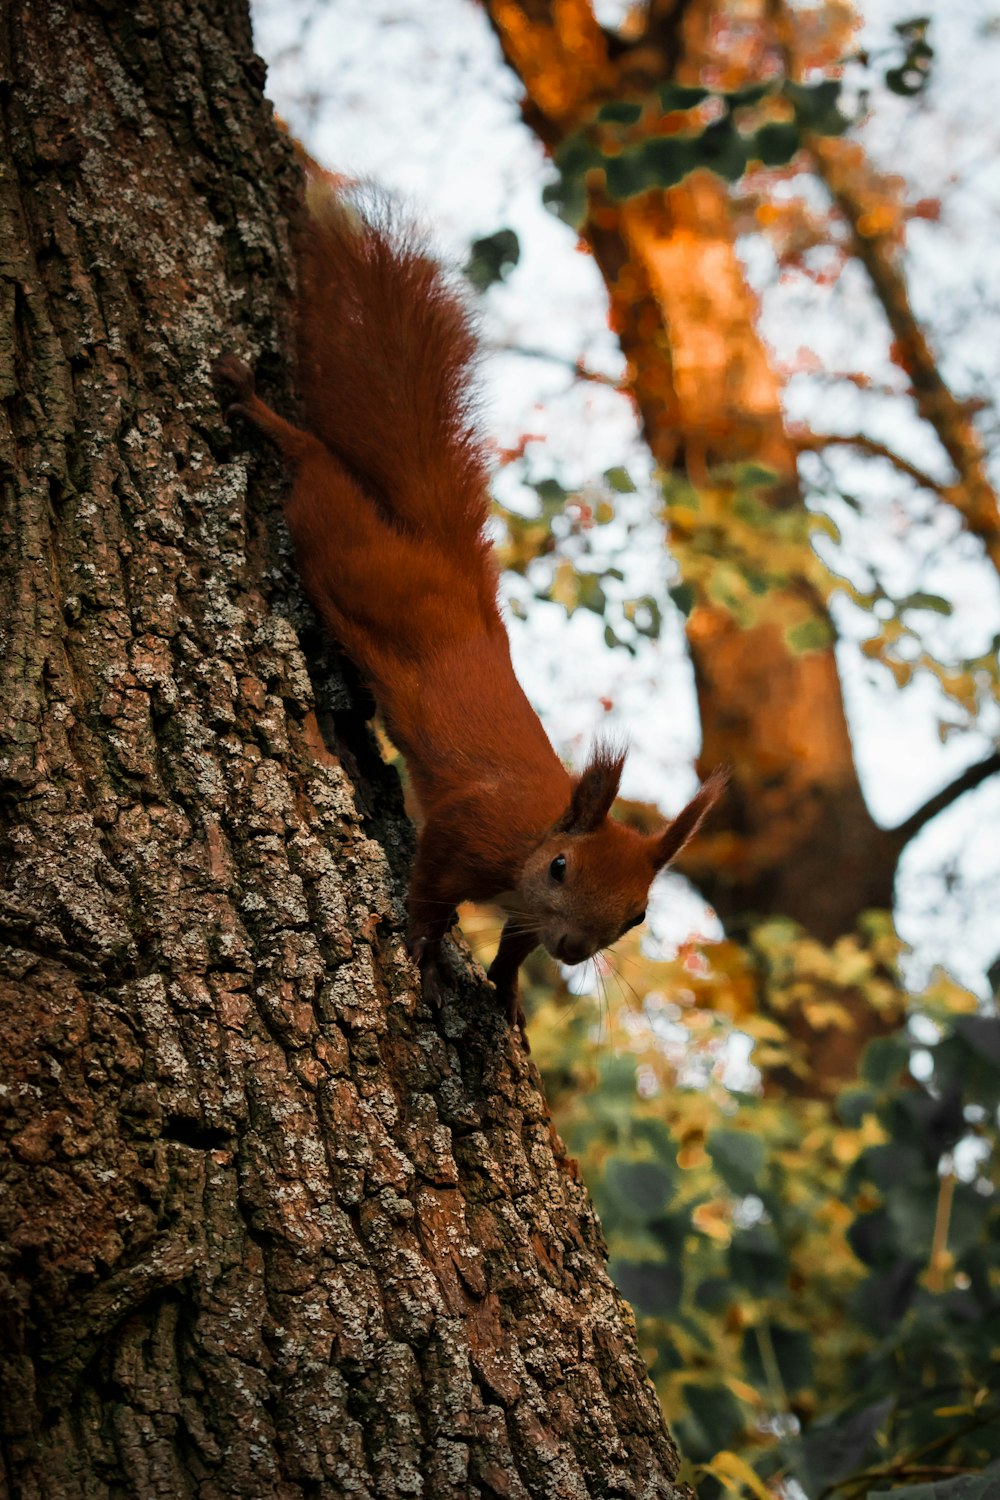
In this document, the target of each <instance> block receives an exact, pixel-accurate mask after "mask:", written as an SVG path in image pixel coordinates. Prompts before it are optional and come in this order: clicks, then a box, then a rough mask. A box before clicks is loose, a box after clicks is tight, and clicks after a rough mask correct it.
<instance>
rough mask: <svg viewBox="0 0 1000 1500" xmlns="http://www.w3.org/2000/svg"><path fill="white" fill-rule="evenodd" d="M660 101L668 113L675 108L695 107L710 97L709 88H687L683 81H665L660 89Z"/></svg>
mask: <svg viewBox="0 0 1000 1500" xmlns="http://www.w3.org/2000/svg"><path fill="white" fill-rule="evenodd" d="M659 95H660V103H661V105H662V106H663V108H664V110H665V111H666V112H667V113H670V111H672V110H675V109H693V108H694V106H695V105H696V104H700V103H701V102H702V100H703V99H707V98H708V89H703V88H697V87H696V88H686V87H685V86H684V85H683V84H681V83H664V84H662V85H661V86H660V89H659Z"/></svg>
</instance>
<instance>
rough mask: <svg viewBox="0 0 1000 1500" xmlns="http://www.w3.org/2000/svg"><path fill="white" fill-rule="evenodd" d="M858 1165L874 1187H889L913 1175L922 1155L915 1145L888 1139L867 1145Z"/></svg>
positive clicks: (918, 1166)
mask: <svg viewBox="0 0 1000 1500" xmlns="http://www.w3.org/2000/svg"><path fill="white" fill-rule="evenodd" d="M858 1165H859V1168H860V1169H862V1170H863V1171H864V1172H865V1173H866V1174H867V1176H869V1177H870V1178H871V1180H872V1182H874V1184H875V1186H876V1187H879V1188H891V1187H892V1186H893V1185H894V1184H895V1183H899V1182H906V1181H907V1180H908V1179H909V1178H911V1177H913V1176H915V1175H916V1174H917V1173H918V1172H919V1171H920V1169H921V1167H922V1165H923V1156H922V1154H921V1153H920V1152H919V1151H918V1150H917V1148H916V1147H915V1146H910V1145H904V1144H903V1143H901V1142H899V1141H888V1142H887V1143H886V1144H885V1145H883V1146H869V1148H868V1150H867V1151H865V1152H864V1154H863V1155H862V1157H861V1159H860V1161H859V1163H858Z"/></svg>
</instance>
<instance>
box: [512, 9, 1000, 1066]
mask: <svg viewBox="0 0 1000 1500" xmlns="http://www.w3.org/2000/svg"><path fill="white" fill-rule="evenodd" d="M488 9H489V13H490V16H491V19H492V22H493V25H494V28H495V30H496V32H497V34H498V36H499V38H500V41H501V45H502V47H503V50H504V53H505V56H506V58H507V60H508V62H509V63H510V65H511V66H512V67H513V68H514V69H515V71H516V72H517V73H518V75H519V76H520V78H521V80H522V82H523V84H524V89H525V98H524V103H523V109H524V114H525V118H526V120H527V121H528V123H529V124H530V125H531V126H532V127H533V128H534V130H535V131H536V133H537V134H538V136H539V138H540V139H541V140H542V141H543V143H544V144H545V145H546V147H547V148H548V149H549V150H551V151H553V152H556V151H558V150H559V148H560V146H562V145H563V144H564V143H565V142H566V141H567V140H569V139H570V138H571V137H572V136H573V134H574V132H576V131H578V130H580V129H581V127H583V126H587V125H592V123H593V121H594V119H595V116H596V114H597V111H598V110H599V108H600V107H601V106H602V105H605V104H607V103H608V102H609V101H620V100H634V99H639V100H641V99H643V98H644V97H649V96H650V94H651V93H652V91H653V89H654V88H655V87H657V86H659V85H661V84H662V83H664V82H667V81H669V82H674V83H680V84H684V85H694V84H698V83H699V82H701V81H703V78H704V76H706V73H707V74H708V75H709V76H711V77H712V78H713V81H718V82H720V83H722V84H728V86H734V85H742V84H745V83H747V82H750V83H752V82H755V81H756V80H755V79H754V78H753V77H750V78H747V77H746V76H745V75H744V76H742V77H736V78H734V79H730V80H728V81H727V80H725V79H724V78H720V73H721V71H722V70H721V69H720V65H719V59H718V55H717V53H716V52H713V46H714V42H713V21H714V20H715V19H716V18H718V17H719V16H720V15H721V13H722V10H723V8H722V7H720V6H718V5H716V4H715V3H714V0H690V3H677V4H653V5H650V6H649V7H648V8H647V9H646V11H645V13H644V21H643V23H642V30H641V31H640V30H638V29H637V26H630V27H629V28H627V29H626V31H625V33H624V34H623V36H618V35H613V34H611V33H608V32H605V31H604V30H603V29H602V28H601V27H600V26H599V25H598V23H597V21H596V20H595V17H594V13H593V8H592V6H591V4H590V0H551V3H550V0H523V3H521V0H489V4H488ZM772 19H773V18H772ZM762 20H763V16H762ZM763 35H764V45H765V46H767V45H769V46H771V48H772V51H773V52H774V53H775V54H777V53H778V52H779V51H780V50H781V49H782V48H784V50H785V51H786V52H787V50H788V49H787V45H786V43H787V38H785V37H783V36H779V35H778V33H777V31H775V32H774V33H773V34H768V32H767V30H766V28H765V30H764V33H763ZM814 145H815V150H816V151H817V153H818V154H819V155H820V156H821V158H822V159H823V160H829V161H831V162H832V161H835V160H836V154H837V152H838V151H839V152H843V151H845V150H846V149H848V148H846V147H845V146H844V145H843V143H841V142H839V141H836V140H831V141H827V140H821V141H819V142H817V143H814ZM849 149H850V150H852V151H855V152H856V151H857V150H858V149H859V148H857V147H855V146H851V147H850V148H849ZM842 176H843V174H842ZM837 180H838V181H839V182H841V184H842V177H841V178H839V179H837ZM841 207H842V208H843V209H844V211H845V212H847V205H846V203H842V204H841ZM581 232H582V235H583V237H584V238H585V240H586V241H587V243H588V244H589V246H590V248H591V249H592V251H593V253H594V256H595V259H596V260H597V263H598V265H599V266H600V268H601V270H602V272H603V274H604V277H605V280H606V283H607V286H608V292H609V298H610V305H611V317H612V321H613V323H614V326H615V327H616V329H617V331H618V333H619V336H620V339H621V344H622V348H623V350H624V352H625V354H626V356H627V358H628V366H629V375H628V380H629V387H630V390H631V392H632V394H633V395H634V398H635V401H636V404H637V406H638V409H639V413H640V416H641V419H642V425H643V430H644V433H645V436H646V438H647V440H648V442H649V445H650V448H651V450H652V453H653V455H654V457H655V459H656V461H657V463H658V465H659V467H660V469H661V471H662V472H663V474H664V475H665V476H666V478H667V490H668V497H672V498H669V499H668V519H669V523H670V531H671V541H672V547H673V551H674V555H675V556H676V558H677V560H678V562H679V564H680V569H681V576H682V578H683V580H684V582H685V584H687V585H688V587H689V589H690V592H691V597H692V598H693V608H692V609H691V612H690V615H689V620H688V632H687V633H688V643H689V648H690V654H691V660H692V663H693V666H694V671H695V678H696V684H697V690H698V702H699V709H700V714H701V726H702V736H703V744H702V753H701V761H700V765H701V769H702V770H703V771H705V770H707V769H709V768H710V767H711V766H713V765H715V764H717V763H718V762H719V761H725V762H728V763H730V764H731V765H732V766H733V771H734V775H733V782H732V788H731V796H730V799H729V803H728V807H727V809H726V811H727V818H728V824H727V826H728V832H727V833H725V834H722V833H717V834H715V835H714V836H713V835H712V834H711V833H710V834H709V835H708V836H707V837H705V838H704V839H702V840H701V841H700V842H699V843H697V844H696V845H695V846H694V847H693V849H692V850H691V851H690V852H689V854H688V855H687V856H686V857H685V858H684V859H682V860H681V861H680V868H681V869H682V870H683V871H684V872H685V873H686V874H688V875H690V876H691V878H692V879H694V880H695V882H696V883H697V884H698V886H699V889H701V890H702V891H703V893H704V894H705V895H706V896H707V897H708V898H709V899H710V900H711V901H712V903H713V905H714V906H715V907H716V909H717V910H718V912H719V914H720V916H721V918H722V920H723V923H724V924H727V925H728V926H729V927H730V929H731V930H735V931H739V930H740V928H741V926H742V924H743V923H744V922H745V921H746V920H747V919H753V918H754V917H760V916H768V915H782V916H787V917H792V918H794V919H795V920H797V921H799V922H800V923H802V924H803V926H804V927H805V928H806V929H807V930H808V931H809V932H811V933H812V934H813V935H814V936H816V937H818V938H820V939H821V940H823V941H825V942H832V941H833V940H835V939H836V938H837V937H839V936H840V935H841V934H844V933H847V932H850V931H851V930H852V929H853V928H854V927H855V925H856V923H857V920H858V917H859V916H860V914H861V913H862V912H863V911H864V910H866V909H868V908H888V907H890V906H891V904H892V894H893V882H894V875H895V868H896V864H897V862H898V858H899V855H900V853H901V851H902V849H903V847H904V846H905V843H906V842H907V841H908V839H909V838H910V837H912V836H913V834H914V833H915V832H916V831H917V830H918V829H919V827H922V826H923V824H924V822H926V821H927V819H928V817H929V816H931V815H932V812H933V811H936V810H939V808H940V806H944V805H947V804H948V802H950V801H951V800H953V798H954V796H955V795H957V794H958V792H959V790H960V789H961V786H960V785H959V784H958V783H956V785H955V786H954V787H952V788H950V789H949V790H948V792H947V793H946V794H945V795H944V796H943V797H942V798H941V799H939V801H938V802H937V803H935V804H934V806H933V807H932V806H931V805H930V804H929V805H928V807H927V808H925V809H922V810H921V811H920V812H919V813H918V814H917V815H915V817H914V818H913V819H911V820H910V821H909V822H908V823H907V824H906V825H905V826H904V827H902V828H899V829H896V830H884V829H881V828H879V827H878V826H877V825H876V824H875V822H874V820H873V819H872V817H871V815H870V813H869V811H868V809H867V807H866V805H865V802H864V798H863V796H862V793H861V788H860V785H859V781H858V776H857V771H856V767H855V764H854V757H853V751H852V746H851V742H850V736H849V733H848V729H847V723H846V718H845V714H844V706H843V698H842V693H841V688H840V682H839V677H838V671H837V664H836V658H835V655H834V649H833V648H834V630H833V627H832V624H831V621H830V618H829V614H828V611H827V608H826V603H825V598H826V591H827V587H828V581H829V580H828V576H827V575H826V572H825V570H824V568H823V567H822V565H821V564H820V563H819V561H818V559H817V557H816V555H815V553H814V551H813V549H812V547H811V545H810V540H809V522H808V518H807V516H806V513H805V508H804V506H803V504H802V497H801V493H800V491H799V488H798V483H797V476H796V458H797V452H798V449H799V446H800V445H799V443H798V442H797V441H796V440H794V439H793V438H792V437H791V436H790V435H789V434H788V432H787V431H786V429H785V426H784V423H783V420H782V414H781V406H780V394H779V387H778V382H777V379H776V377H775V374H774V371H773V369H772V367H771V364H770V361H769V357H768V354H767V351H766V350H765V348H764V346H763V344H762V342H761V340H760V337H759V335H758V333H757V330H756V327H755V312H756V309H755V306H754V301H753V298H752V295H751V293H750V292H749V290H748V288H747V286H746V283H745V279H744V276H743V272H742V269H741V266H740V263H739V260H738V257H737V254H736V249H735V238H736V229H735V226H734V222H733V214H732V211H731V205H730V199H729V194H728V190H727V188H726V186H725V184H724V183H723V181H722V180H721V179H720V178H717V177H715V176H713V175H711V174H709V173H708V172H706V171H698V172H695V173H693V174H692V175H690V176H689V177H688V178H686V179H685V180H684V181H683V182H681V183H680V184H678V185H677V186H675V187H672V188H670V189H668V190H666V191H663V190H656V191H650V192H646V193H645V194H642V195H637V196H635V197H625V198H622V199H613V198H612V197H611V196H610V195H609V194H608V193H607V192H606V191H604V190H603V188H602V183H601V180H600V174H596V180H594V179H593V178H592V179H591V180H589V181H588V195H587V206H586V216H585V219H584V222H583V224H582V228H581ZM866 248H867V250H868V252H869V259H870V260H872V262H873V266H874V264H875V254H874V249H873V246H872V243H871V242H870V241H866ZM866 264H868V261H866ZM877 264H878V266H880V267H882V268H883V269H882V284H883V285H884V287H885V288H886V289H885V298H884V300H885V301H886V305H887V308H888V307H890V306H891V307H892V308H894V309H897V313H896V317H897V320H898V318H901V317H903V312H902V311H900V310H899V309H903V308H905V307H906V306H907V304H906V303H905V297H904V296H903V295H902V294H901V292H900V290H899V284H898V273H897V283H896V284H894V286H893V289H892V291H891V293H890V291H889V290H888V271H887V270H886V269H885V267H887V266H888V265H890V261H889V258H888V257H887V256H885V255H883V256H882V257H881V258H880V259H879V260H878V262H877ZM893 326H894V328H895V327H896V323H895V322H894V324H893ZM903 336H904V334H903V332H902V331H900V333H899V337H900V338H903ZM906 337H908V339H909V346H911V347H912V349H913V350H914V351H915V352H914V353H913V354H912V356H911V358H910V364H911V365H913V366H914V371H915V373H914V376H913V378H914V383H915V386H917V387H918V389H919V388H923V389H925V390H926V391H927V392H928V394H927V397H926V402H925V404H926V406H927V413H926V414H927V415H928V416H930V415H931V413H932V411H933V413H934V414H935V415H936V416H937V418H938V419H939V424H940V426H941V429H942V433H943V441H945V443H946V446H947V447H948V451H949V453H951V454H952V457H953V461H954V462H955V465H956V470H958V472H959V473H960V475H961V476H962V478H963V481H964V480H966V479H967V480H968V481H969V482H968V483H964V484H963V488H962V489H961V498H959V496H958V495H956V497H955V503H958V504H960V507H961V508H962V509H963V513H964V514H965V515H966V518H967V520H968V522H969V524H970V526H971V527H972V528H973V529H974V530H977V531H978V532H979V534H980V535H982V536H984V539H986V540H987V543H988V544H990V543H991V539H992V541H993V542H995V538H996V532H995V514H996V510H995V497H992V495H991V492H988V491H987V490H986V489H985V488H984V481H983V474H982V454H981V450H977V449H976V448H975V445H974V443H973V441H972V440H971V438H970V424H969V423H968V420H967V417H966V419H965V420H964V422H963V421H962V420H961V412H960V408H959V406H958V403H957V402H955V401H954V398H953V397H951V396H950V393H949V392H948V391H947V388H946V387H944V385H943V382H941V381H940V377H936V383H935V373H936V372H933V364H932V361H931V360H930V356H929V352H928V350H927V347H926V343H925V342H924V343H922V344H921V343H920V341H919V338H918V336H917V333H915V332H914V331H913V329H912V328H911V329H909V330H908V331H907V334H906ZM918 355H919V359H918ZM917 363H919V364H920V370H919V372H917V371H916V364H917ZM922 409H923V408H922ZM945 431H946V432H947V433H949V434H951V440H950V442H949V440H948V439H947V438H946V437H945V436H944V433H945ZM748 464H749V465H753V466H755V467H756V468H758V469H765V470H769V471H771V473H772V474H773V475H774V481H773V483H772V484H771V485H770V487H769V489H767V490H764V489H763V488H762V489H761V490H758V491H757V494H756V496H755V497H754V498H753V499H752V500H751V501H750V502H749V506H750V510H749V511H748V497H747V495H746V492H745V491H744V490H743V489H742V488H741V486H740V484H739V482H738V480H737V481H734V480H733V478H732V477H731V476H732V475H733V473H734V472H736V473H738V471H739V467H740V466H741V465H748ZM674 476H680V478H681V481H682V482H681V483H680V484H674V483H672V478H673V477H674ZM991 506H992V509H991ZM751 512H752V519H751V520H750V521H749V523H748V514H750V513H751ZM748 578H750V580H751V586H750V587H749V588H748V587H747V579H748ZM996 765H997V762H996V758H995V757H994V758H993V759H992V760H990V761H988V762H986V763H984V765H983V766H982V767H978V768H974V769H973V771H972V772H971V773H969V776H968V778H967V779H966V780H965V782H964V783H962V785H965V786H967V785H975V784H977V782H978V781H980V780H982V779H983V778H984V776H985V775H988V774H991V773H992V771H993V770H995V769H996ZM786 1019H788V1018H787V1017H786ZM894 1019H895V1018H894V1017H892V1016H889V1015H885V1014H882V1015H876V1014H874V1013H873V1012H872V1011H871V1010H870V1008H869V1007H868V1006H867V1004H866V1003H865V1002H864V1000H863V999H861V998H860V997H859V998H858V1002H857V1005H856V1007H854V1010H853V1029H852V1032H851V1033H850V1034H844V1033H843V1032H841V1033H840V1034H839V1035H837V1036H834V1035H832V1034H831V1032H830V1031H829V1030H828V1029H826V1028H824V1029H823V1030H820V1031H816V1030H814V1029H813V1028H812V1027H811V1026H810V1025H809V1024H808V1022H807V1021H806V1019H805V1018H804V1017H802V1016H797V1017H793V1018H792V1022H791V1030H792V1033H793V1035H794V1036H795V1038H796V1040H797V1041H798V1043H799V1044H800V1045H801V1046H803V1047H804V1048H805V1049H806V1051H807V1053H808V1054H809V1060H810V1072H811V1074H812V1076H813V1077H814V1079H818V1080H819V1081H820V1086H821V1087H835V1086H836V1085H837V1083H838V1082H842V1081H843V1080H844V1079H845V1078H847V1077H849V1076H851V1074H852V1073H853V1071H854V1068H855V1066H856V1062H857V1057H858V1055H859V1053H860V1050H861V1048H862V1047H863V1046H864V1044H865V1043H866V1041H867V1040H868V1039H869V1038H870V1036H871V1035H873V1034H874V1033H876V1032H878V1031H880V1030H882V1029H883V1028H884V1027H886V1026H891V1025H892V1024H893V1021H894Z"/></svg>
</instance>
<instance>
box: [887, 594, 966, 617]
mask: <svg viewBox="0 0 1000 1500" xmlns="http://www.w3.org/2000/svg"><path fill="white" fill-rule="evenodd" d="M896 609H897V611H898V612H899V613H900V614H901V613H902V612H903V610H904V609H929V610H933V612H934V614H936V615H950V614H952V613H953V607H952V605H951V603H950V602H949V601H948V600H947V599H943V598H942V597H941V595H940V594H924V593H920V592H918V593H916V594H907V596H906V598H905V599H900V600H899V601H898V603H897V605H896Z"/></svg>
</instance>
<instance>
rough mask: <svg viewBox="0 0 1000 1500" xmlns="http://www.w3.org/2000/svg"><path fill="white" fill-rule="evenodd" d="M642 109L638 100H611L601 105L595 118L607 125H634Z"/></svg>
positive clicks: (642, 106)
mask: <svg viewBox="0 0 1000 1500" xmlns="http://www.w3.org/2000/svg"><path fill="white" fill-rule="evenodd" d="M643 108H644V105H643V104H642V102H641V101H639V100H632V99H611V100H609V101H608V103H607V104H602V105H601V107H600V109H599V110H598V111H597V118H598V119H599V120H600V121H601V122H602V123H603V124H608V125H634V124H636V122H637V121H638V120H639V119H640V118H641V116H642V111H643Z"/></svg>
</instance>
